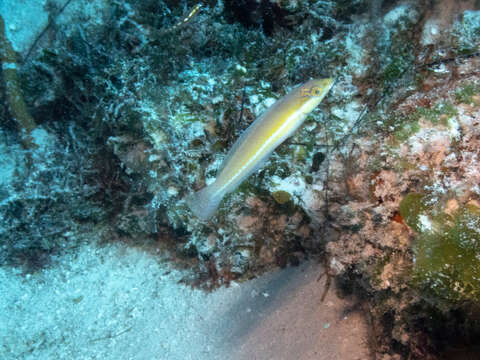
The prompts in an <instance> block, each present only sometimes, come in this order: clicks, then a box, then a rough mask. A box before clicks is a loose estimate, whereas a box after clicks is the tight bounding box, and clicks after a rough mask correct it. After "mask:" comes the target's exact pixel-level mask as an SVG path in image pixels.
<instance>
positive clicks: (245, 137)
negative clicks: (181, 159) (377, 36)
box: [186, 78, 334, 220]
mask: <svg viewBox="0 0 480 360" xmlns="http://www.w3.org/2000/svg"><path fill="white" fill-rule="evenodd" d="M333 82H334V81H333V79H332V78H327V79H315V80H310V81H308V82H306V83H305V84H303V85H301V86H298V87H296V88H295V89H294V90H292V91H291V92H289V93H288V94H287V95H285V96H284V97H283V98H281V99H280V100H278V101H276V102H275V103H274V104H273V105H272V106H271V107H270V108H269V109H268V110H267V112H265V113H264V114H263V115H261V116H260V117H259V118H258V119H256V120H255V121H254V122H253V123H252V124H251V125H250V126H249V127H248V129H247V130H245V132H244V133H243V134H242V135H241V136H240V137H239V138H238V140H237V141H236V142H235V144H234V145H233V147H232V149H231V150H230V151H229V153H228V155H227V157H226V158H225V160H224V161H223V164H222V166H221V168H220V171H219V175H218V176H217V178H216V180H215V181H214V182H213V183H212V184H210V185H208V186H207V187H205V188H204V189H202V190H200V191H198V192H196V193H194V194H192V195H190V196H189V197H188V198H187V199H186V201H187V204H188V206H189V207H190V209H191V210H192V211H193V213H194V214H195V215H196V216H197V217H199V218H200V219H202V220H207V219H208V218H209V217H211V216H212V215H213V214H214V213H215V211H216V209H217V207H218V205H219V203H220V201H221V200H222V198H223V196H224V195H225V194H227V193H229V192H231V191H233V190H234V189H236V188H237V186H238V185H240V183H241V182H242V181H243V180H245V179H246V178H247V177H248V176H249V175H251V174H252V173H254V172H255V171H257V170H258V169H259V168H260V167H261V166H262V165H263V164H264V163H265V161H266V160H267V159H268V157H269V156H270V155H271V154H272V152H273V151H274V150H275V149H276V148H277V147H278V146H279V145H280V144H281V143H282V142H283V141H284V140H285V139H287V138H288V137H290V136H291V135H292V134H293V133H294V132H295V131H296V130H297V129H298V128H299V127H300V125H301V124H302V123H303V121H304V120H305V118H306V117H307V115H308V114H309V113H310V112H311V111H312V110H313V109H314V108H315V107H316V106H317V105H318V104H319V103H320V102H321V101H322V100H323V98H324V97H325V95H326V94H327V93H328V91H329V90H330V88H331V87H332V85H333Z"/></svg>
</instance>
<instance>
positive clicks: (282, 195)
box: [272, 190, 292, 204]
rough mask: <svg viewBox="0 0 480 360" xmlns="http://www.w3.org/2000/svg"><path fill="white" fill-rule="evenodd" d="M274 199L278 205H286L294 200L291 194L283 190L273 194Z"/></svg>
mask: <svg viewBox="0 0 480 360" xmlns="http://www.w3.org/2000/svg"><path fill="white" fill-rule="evenodd" d="M272 197H273V199H274V200H275V201H276V202H277V203H278V204H285V203H286V202H288V201H290V200H291V198H292V196H291V195H290V193H289V192H287V191H283V190H278V191H274V192H272Z"/></svg>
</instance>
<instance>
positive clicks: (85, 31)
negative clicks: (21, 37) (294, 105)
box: [0, 0, 480, 360]
mask: <svg viewBox="0 0 480 360" xmlns="http://www.w3.org/2000/svg"><path fill="white" fill-rule="evenodd" d="M449 3H450V2H449ZM95 4H97V5H98V3H95ZM101 4H102V5H101V6H100V5H99V7H100V8H101V11H98V12H96V16H95V17H93V16H91V15H90V16H89V15H88V14H83V15H82V16H79V17H78V18H79V19H80V20H77V21H76V22H73V23H69V22H68V21H65V19H63V20H62V19H60V16H59V19H57V20H58V21H57V22H55V21H53V23H52V25H51V27H50V30H49V32H50V33H51V34H50V36H49V37H46V39H44V40H43V42H42V43H41V45H38V48H36V49H35V51H33V52H32V53H31V56H30V57H29V58H28V59H27V61H26V62H25V63H24V64H23V65H22V66H21V67H20V68H18V69H16V74H17V75H18V81H17V80H16V84H18V85H16V86H17V87H16V89H18V91H20V89H21V88H22V90H23V93H24V97H23V98H24V99H25V102H26V104H28V108H29V112H28V113H29V114H31V119H32V122H33V121H34V122H35V125H36V126H34V127H32V128H31V129H30V127H29V126H27V125H21V126H19V128H20V130H21V128H22V127H23V128H28V129H29V130H28V131H29V132H31V133H32V138H33V142H35V144H37V148H36V149H30V150H28V149H27V150H22V149H20V147H19V146H18V141H17V140H18V129H13V128H12V127H11V126H9V125H8V123H2V135H4V140H3V142H2V144H1V147H0V151H1V153H2V156H1V159H2V163H3V164H4V166H3V167H4V168H5V173H6V174H7V175H8V176H5V177H4V180H2V181H3V182H2V184H1V185H2V188H1V193H0V195H1V197H0V202H1V203H0V211H1V213H2V214H1V215H2V219H3V220H2V225H1V230H0V231H1V236H2V239H4V240H2V255H1V258H0V263H1V264H5V263H9V264H12V263H13V264H15V265H19V264H20V265H25V264H27V267H31V266H30V265H28V264H36V266H33V267H37V268H38V267H42V266H45V263H46V262H48V261H47V259H48V256H47V254H51V253H53V254H55V253H58V252H61V251H67V250H68V251H74V248H75V246H76V244H78V243H79V242H81V241H87V240H86V239H84V238H82V236H81V235H79V234H80V233H81V232H82V228H84V227H89V228H92V227H95V228H98V232H99V233H101V234H102V235H103V240H104V241H119V239H120V240H124V241H127V242H128V243H129V244H131V245H132V246H145V247H148V244H152V243H155V244H162V246H164V249H165V251H167V252H168V254H169V257H170V259H171V260H172V262H176V263H178V264H179V265H180V266H184V267H188V268H189V269H191V272H190V275H189V276H188V277H186V278H185V279H184V281H185V282H186V283H189V284H191V285H194V286H198V287H202V288H206V289H214V288H216V287H218V286H220V285H228V284H230V283H231V282H232V281H244V280H247V279H249V278H251V277H254V276H257V275H259V274H261V273H262V272H264V271H267V270H269V269H272V268H274V267H277V266H287V265H296V264H298V263H299V261H301V260H302V259H304V258H306V257H310V256H314V255H320V256H321V258H322V259H325V260H326V261H327V262H328V264H329V267H330V269H329V273H332V274H335V275H337V279H338V280H339V281H340V282H341V283H342V284H343V287H344V288H345V289H350V290H351V289H354V290H352V291H355V292H356V293H357V294H360V295H361V296H363V297H364V298H363V300H362V301H363V302H364V303H365V304H367V305H366V309H367V310H368V311H367V313H368V314H370V315H371V317H372V329H374V331H372V347H373V348H374V351H375V352H376V353H377V354H378V355H379V357H378V358H381V357H383V359H385V360H386V359H392V358H393V359H396V358H400V357H405V358H409V357H410V359H412V358H428V357H427V356H430V358H434V354H436V353H437V352H440V351H443V350H445V346H444V344H442V341H443V340H445V339H448V341H449V342H450V344H451V345H452V346H453V345H456V343H455V342H458V343H459V344H460V343H462V345H465V346H467V345H469V344H470V343H469V341H470V340H471V339H474V338H475V336H476V334H478V333H480V327H479V325H478V323H477V322H475V320H474V319H475V317H474V316H476V315H478V305H479V303H478V301H479V295H478V294H479V292H478V291H479V290H480V289H479V286H480V284H479V283H478V275H479V274H478V265H479V264H478V256H480V255H479V248H478V244H479V241H480V239H479V218H478V217H479V208H480V189H479V186H480V185H479V184H480V172H479V168H478V156H479V154H478V149H479V148H480V147H479V145H480V144H479V139H480V134H479V128H478V122H479V119H480V104H479V103H480V83H479V81H480V79H479V77H478V71H477V69H478V65H479V64H478V63H479V56H478V55H479V54H478V41H477V40H476V39H477V38H478V34H479V32H480V13H479V11H473V9H474V7H473V6H470V7H467V5H468V4H464V5H465V6H466V8H465V9H462V11H463V10H465V11H463V12H462V13H459V14H457V13H455V12H453V10H452V9H450V8H449V9H450V10H449V11H450V12H448V11H447V10H448V9H447V10H445V11H444V12H442V11H440V10H439V8H437V7H435V8H434V10H433V11H432V10H431V9H430V7H429V2H427V1H420V2H409V1H406V2H382V1H374V2H367V1H361V0H358V1H343V0H341V1H303V0H296V1H274V0H262V1H249V0H243V1H224V2H222V1H213V0H211V1H205V2H202V7H198V8H197V7H196V5H197V3H194V2H191V1H185V2H182V5H179V4H177V2H174V1H157V0H156V1H153V0H152V1H150V0H148V1H141V2H138V1H133V0H128V1H122V2H120V1H112V2H108V3H101ZM92 6H93V5H92ZM195 9H196V10H195ZM435 9H436V10H435ZM192 10H195V13H194V15H192V16H191V17H190V14H192ZM454 15H455V16H454ZM456 15H458V16H456ZM61 16H67V15H66V14H62V15H61ZM51 17H53V16H51ZM185 19H188V21H184V20H185ZM176 24H182V25H181V26H177V25H176ZM57 30H61V31H57ZM12 56H13V55H12ZM2 63H3V73H4V78H5V76H9V75H8V70H9V69H8V67H7V69H5V67H6V66H5V58H2ZM19 63H20V62H19ZM329 76H335V78H336V83H335V87H334V88H332V91H331V93H330V94H329V96H328V97H327V98H326V99H325V101H324V103H323V104H322V105H321V106H320V108H319V110H317V111H315V112H314V113H313V114H312V115H311V116H309V118H308V119H307V120H306V123H305V125H304V127H303V128H301V129H300V130H299V131H297V133H296V134H294V135H293V136H292V137H291V138H290V139H289V140H288V141H287V142H285V143H284V144H283V145H281V146H280V147H279V148H278V149H277V150H276V151H275V152H274V154H273V155H272V157H271V159H270V160H269V162H268V163H267V164H266V166H265V167H264V168H263V169H262V170H261V171H259V172H258V173H257V174H255V175H254V176H252V177H250V178H248V179H247V180H246V181H245V182H244V183H243V184H242V185H241V186H240V187H239V188H238V189H237V190H236V191H235V192H233V193H231V194H229V195H228V196H227V197H226V198H225V199H224V201H223V202H222V203H221V205H220V208H219V211H218V213H217V214H216V216H215V217H214V218H213V219H212V220H210V221H208V222H202V221H200V220H199V219H197V218H195V217H194V216H192V214H191V213H190V211H189V210H188V207H187V206H186V204H185V202H184V200H183V199H184V198H185V196H187V195H188V194H190V193H191V192H193V191H194V190H198V189H200V188H202V187H203V186H205V185H206V184H209V183H211V182H212V181H213V180H214V179H215V176H216V173H217V171H218V168H219V166H220V164H221V163H222V161H223V159H224V157H225V155H226V153H227V151H228V149H230V147H231V145H232V144H233V143H234V141H235V139H236V138H237V137H238V136H239V135H240V134H241V133H242V131H243V130H244V129H246V128H247V127H248V125H249V124H250V123H251V122H252V121H254V119H255V118H257V117H258V116H259V115H261V113H262V112H263V111H264V110H265V109H267V108H268V107H269V106H270V105H271V104H272V103H273V102H274V101H275V100H276V99H278V98H280V97H281V96H283V95H284V94H285V93H287V92H288V91H289V90H290V89H291V88H292V87H293V86H294V85H297V84H300V83H303V82H304V81H305V80H307V79H309V78H322V77H329ZM9 86H10V85H9V84H8V81H4V84H2V85H1V86H0V90H1V91H2V94H1V95H0V96H1V99H2V101H3V102H4V103H3V104H2V107H1V108H0V111H1V113H0V114H7V113H8V114H9V115H8V116H10V118H11V119H13V118H17V119H18V116H17V115H15V114H16V113H15V111H16V110H15V108H14V107H13V108H12V106H11V104H12V101H11V100H9V101H8V103H9V104H10V107H8V106H6V105H5V104H6V100H7V98H9V95H8V91H9ZM25 109H26V107H25ZM8 110H10V111H8ZM33 119H35V120H33ZM37 125H38V126H37ZM34 128H35V130H33V129H34ZM7 144H8V145H7ZM12 149H13V150H15V151H14V152H10V150H12ZM25 151H28V152H29V154H30V156H31V158H32V159H33V161H32V162H31V166H32V168H31V169H28V167H27V166H26V165H25V163H24V161H23V155H24V154H25ZM39 254H43V255H42V256H39ZM21 259H24V260H25V261H23V260H21ZM447 326H448V329H447V330H448V331H447V330H445V329H446V327H447ZM459 329H461V330H462V331H460V330H459ZM442 334H443V335H442ZM443 342H444V341H443ZM380 356H381V357H380Z"/></svg>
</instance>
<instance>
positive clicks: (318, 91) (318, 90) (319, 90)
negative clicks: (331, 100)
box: [313, 87, 322, 96]
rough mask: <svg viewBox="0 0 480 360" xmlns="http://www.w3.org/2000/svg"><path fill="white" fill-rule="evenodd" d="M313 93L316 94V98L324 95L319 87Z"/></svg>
mask: <svg viewBox="0 0 480 360" xmlns="http://www.w3.org/2000/svg"><path fill="white" fill-rule="evenodd" d="M313 93H314V94H315V95H316V96H320V94H321V93H322V89H320V88H318V87H317V88H315V89H314V91H313Z"/></svg>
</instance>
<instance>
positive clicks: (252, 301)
mask: <svg viewBox="0 0 480 360" xmlns="http://www.w3.org/2000/svg"><path fill="white" fill-rule="evenodd" d="M321 273H322V269H321V266H320V265H318V264H316V263H313V262H310V263H305V264H304V265H302V266H300V267H293V268H288V269H284V270H279V271H276V272H274V273H271V274H268V275H265V276H263V277H261V278H258V279H255V280H252V281H249V282H246V283H242V284H235V283H234V284H232V285H231V286H230V287H229V288H221V289H220V290H217V291H216V292H213V293H205V292H203V291H201V290H196V289H191V288H190V287H187V286H185V285H182V284H179V283H178V281H179V279H180V278H181V275H182V274H181V272H178V271H172V270H170V269H169V268H168V266H167V265H165V264H162V263H159V262H158V261H157V260H156V259H155V257H154V255H151V254H148V253H144V252H143V251H142V250H139V249H134V248H130V247H127V246H125V245H122V244H117V245H109V246H105V247H101V248H98V247H94V246H93V245H92V246H84V247H83V248H82V249H80V251H79V252H78V254H77V255H75V256H74V257H73V256H63V257H61V258H59V259H58V266H56V267H55V268H51V269H48V270H44V271H42V272H41V273H38V274H36V275H34V276H26V277H25V276H24V275H21V274H19V273H15V272H14V271H12V270H10V269H0V293H1V294H2V296H1V297H0V358H2V359H78V360H80V359H104V360H107V359H135V360H140V359H165V360H177V359H178V360H180V359H185V360H186V359H278V360H281V359H285V360H288V359H298V360H303V359H305V360H306V359H317V360H321V359H329V360H334V359H342V360H354V359H356V360H360V359H368V350H367V332H366V325H365V322H364V319H363V318H362V316H361V314H360V312H359V311H348V309H350V308H352V306H351V305H352V304H349V303H348V302H346V301H345V300H342V299H339V298H338V297H337V296H336V294H335V289H334V287H333V286H332V287H331V288H330V290H329V292H328V295H327V297H326V299H325V301H324V302H322V301H321V297H322V294H323V291H324V283H325V278H322V279H321V280H320V281H317V280H318V276H319V274H321Z"/></svg>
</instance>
